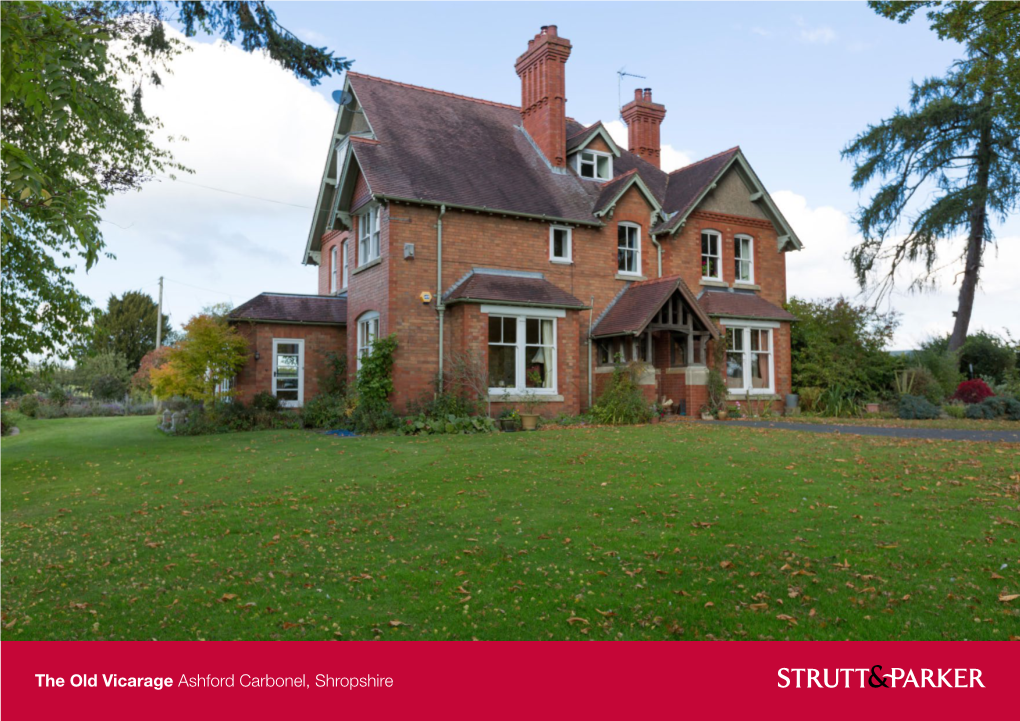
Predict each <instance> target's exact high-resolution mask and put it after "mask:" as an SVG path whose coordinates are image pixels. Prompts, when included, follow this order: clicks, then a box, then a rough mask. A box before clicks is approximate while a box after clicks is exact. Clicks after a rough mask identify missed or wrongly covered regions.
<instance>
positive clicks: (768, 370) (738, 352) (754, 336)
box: [726, 326, 775, 394]
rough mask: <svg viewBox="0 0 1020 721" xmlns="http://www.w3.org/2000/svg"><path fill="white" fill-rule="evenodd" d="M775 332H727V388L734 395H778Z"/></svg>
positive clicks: (733, 329)
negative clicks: (773, 345) (773, 344)
mask: <svg viewBox="0 0 1020 721" xmlns="http://www.w3.org/2000/svg"><path fill="white" fill-rule="evenodd" d="M773 330H774V329H773V328H763V327H757V326H750V327H740V326H730V327H727V328H726V387H727V388H729V390H730V393H735V394H740V393H747V392H750V393H752V394H753V393H773V392H775V383H774V375H775V361H774V356H773V352H772V343H773Z"/></svg>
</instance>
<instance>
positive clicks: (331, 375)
mask: <svg viewBox="0 0 1020 721" xmlns="http://www.w3.org/2000/svg"><path fill="white" fill-rule="evenodd" d="M319 388H321V389H322V392H323V393H325V394H326V395H341V396H342V395H346V394H347V354H346V353H336V352H335V351H330V352H329V353H327V354H326V370H325V371H323V373H322V375H321V376H320V377H319Z"/></svg>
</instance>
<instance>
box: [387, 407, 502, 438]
mask: <svg viewBox="0 0 1020 721" xmlns="http://www.w3.org/2000/svg"><path fill="white" fill-rule="evenodd" d="M495 431H496V421H494V420H492V419H491V418H489V417H488V416H470V417H468V416H461V417H458V416H455V415H452V414H451V415H448V416H446V418H429V417H428V416H425V415H423V414H420V413H419V414H418V415H417V416H409V417H407V418H404V419H403V420H401V422H400V423H399V424H398V425H397V433H399V434H401V435H405V436H414V435H431V434H433V433H459V434H464V435H468V434H472V433H494V432H495Z"/></svg>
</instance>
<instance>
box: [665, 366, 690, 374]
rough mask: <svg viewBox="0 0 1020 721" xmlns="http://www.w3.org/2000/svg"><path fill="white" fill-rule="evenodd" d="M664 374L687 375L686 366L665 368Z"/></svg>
mask: <svg viewBox="0 0 1020 721" xmlns="http://www.w3.org/2000/svg"><path fill="white" fill-rule="evenodd" d="M666 375H668V376H682V375H687V366H684V367H683V368H667V369H666Z"/></svg>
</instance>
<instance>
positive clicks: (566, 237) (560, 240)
mask: <svg viewBox="0 0 1020 721" xmlns="http://www.w3.org/2000/svg"><path fill="white" fill-rule="evenodd" d="M572 234H573V233H572V231H571V229H570V228H568V227H566V226H565V225H552V226H550V227H549V260H551V261H553V262H554V263H555V262H558V263H569V262H570V261H571V260H572V259H573V258H572V253H573V249H572V247H571V246H572V244H573V239H572V237H571V236H572Z"/></svg>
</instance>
